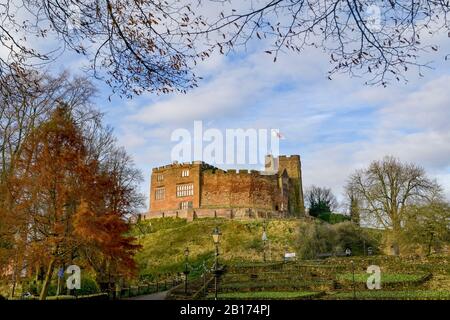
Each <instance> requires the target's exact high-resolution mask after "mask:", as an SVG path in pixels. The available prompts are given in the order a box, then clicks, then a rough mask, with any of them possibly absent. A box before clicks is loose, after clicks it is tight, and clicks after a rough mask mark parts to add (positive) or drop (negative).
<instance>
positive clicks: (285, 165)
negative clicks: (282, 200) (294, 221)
mask: <svg viewBox="0 0 450 320" xmlns="http://www.w3.org/2000/svg"><path fill="white" fill-rule="evenodd" d="M284 170H286V172H287V174H288V176H289V184H290V186H289V211H290V212H291V213H293V214H295V215H301V216H303V215H304V214H305V204H304V199H303V185H302V167H301V161H300V156H299V155H291V156H279V157H278V172H279V174H282V173H283V171H284Z"/></svg>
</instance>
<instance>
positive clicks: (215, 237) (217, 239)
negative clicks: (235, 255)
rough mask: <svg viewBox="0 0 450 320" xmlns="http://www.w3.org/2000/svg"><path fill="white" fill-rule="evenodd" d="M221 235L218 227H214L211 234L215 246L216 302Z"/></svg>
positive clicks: (215, 296) (215, 297)
mask: <svg viewBox="0 0 450 320" xmlns="http://www.w3.org/2000/svg"><path fill="white" fill-rule="evenodd" d="M221 235H222V233H221V232H220V230H219V227H215V228H214V231H213V233H212V237H213V241H214V245H215V246H216V257H215V261H214V299H215V300H217V289H218V288H217V285H218V278H219V273H220V271H219V242H220V236H221Z"/></svg>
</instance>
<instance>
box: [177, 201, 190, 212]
mask: <svg viewBox="0 0 450 320" xmlns="http://www.w3.org/2000/svg"><path fill="white" fill-rule="evenodd" d="M189 208H192V201H183V202H180V209H182V210H184V209H189Z"/></svg>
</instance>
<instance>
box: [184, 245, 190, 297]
mask: <svg viewBox="0 0 450 320" xmlns="http://www.w3.org/2000/svg"><path fill="white" fill-rule="evenodd" d="M188 257H189V248H186V249H184V271H183V273H184V294H185V295H187V291H188V275H189V265H188Z"/></svg>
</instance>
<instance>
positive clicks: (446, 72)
mask: <svg viewBox="0 0 450 320" xmlns="http://www.w3.org/2000/svg"><path fill="white" fill-rule="evenodd" d="M423 41H426V40H423ZM433 42H434V43H438V45H439V51H438V52H437V53H434V54H433V55H429V54H424V55H423V57H422V59H423V61H428V60H430V59H431V60H434V63H433V67H434V69H432V70H426V71H423V72H422V73H423V74H424V77H419V76H418V74H417V72H410V74H409V75H408V78H409V80H410V81H409V83H407V84H404V83H393V84H391V85H389V86H388V87H387V88H382V87H374V86H366V85H364V84H363V83H364V79H363V78H351V77H349V76H348V75H345V74H343V75H338V76H335V77H334V79H333V80H332V81H330V80H328V79H327V71H328V69H329V67H330V66H329V65H328V57H327V56H326V55H325V54H324V53H323V52H321V51H320V50H317V49H307V50H305V51H304V52H302V53H301V54H295V53H286V54H281V55H280V56H279V57H278V60H277V62H276V63H273V57H272V56H270V55H267V54H265V53H264V43H261V42H258V43H256V42H254V43H251V44H250V45H249V46H248V48H247V50H245V51H244V50H242V51H240V52H238V53H235V54H231V55H228V56H223V55H219V54H217V55H213V56H212V57H211V58H210V59H209V60H206V61H205V62H203V63H201V64H200V65H199V66H198V67H197V69H196V70H195V72H196V74H198V75H200V76H202V77H203V78H204V80H202V81H200V83H199V87H198V88H196V89H194V90H191V91H190V92H188V93H187V94H170V95H165V96H156V95H150V94H144V95H142V96H140V97H136V98H134V99H132V100H126V99H120V98H118V97H113V98H112V100H111V102H110V101H108V99H107V98H108V96H109V95H110V93H111V91H110V88H109V87H107V86H106V85H105V84H103V83H102V82H100V81H96V82H95V83H96V85H97V86H98V88H99V93H98V96H97V97H96V98H95V102H96V105H97V107H98V108H100V109H101V110H102V111H103V112H104V113H105V121H106V123H107V124H109V125H111V126H113V127H114V129H115V134H116V136H117V137H118V139H119V142H120V144H121V145H123V146H124V147H125V148H126V150H127V151H128V153H129V154H131V155H132V156H133V158H134V160H135V163H136V165H137V166H138V167H139V168H140V169H141V170H142V172H143V174H144V177H145V181H144V182H143V183H142V186H141V189H142V192H144V193H145V194H148V191H149V178H150V173H151V168H152V167H155V166H159V165H164V164H167V163H170V161H171V159H170V153H171V149H172V147H173V146H174V145H175V143H173V142H171V140H170V136H171V133H172V132H173V130H175V129H177V128H186V129H189V130H192V128H193V122H194V121H195V120H202V121H203V124H204V126H205V127H207V128H218V129H220V130H225V129H226V128H231V129H233V128H279V129H280V131H281V133H282V134H283V135H284V137H285V139H284V140H281V141H280V153H281V154H300V156H301V159H302V166H303V178H304V186H306V187H307V186H309V185H311V184H315V185H319V186H327V187H331V188H332V189H333V191H334V193H335V194H336V195H337V196H338V198H342V191H343V190H342V188H343V186H344V185H345V182H346V179H347V178H348V176H349V174H351V173H352V172H353V171H354V170H355V169H358V168H362V167H366V166H367V165H368V164H369V163H370V161H372V160H377V159H381V158H382V157H383V156H385V155H394V156H396V157H399V158H400V159H401V160H403V161H411V162H414V163H416V164H419V165H421V166H423V167H424V168H425V169H426V170H427V172H428V173H429V175H430V176H432V177H434V178H436V179H437V180H438V182H439V183H440V184H441V185H443V186H444V188H445V193H446V195H447V197H448V198H449V199H450V121H449V119H450V61H445V60H444V56H445V55H446V54H448V53H449V52H450V38H449V37H448V36H447V34H440V35H437V36H435V38H434V39H433ZM40 45H41V46H44V45H45V46H47V45H48V43H46V44H40ZM85 63H86V61H85V60H84V59H83V58H82V57H80V56H77V55H74V54H70V53H65V54H63V55H62V56H60V57H59V58H58V60H57V61H56V63H55V64H54V65H53V67H52V68H53V70H54V71H58V70H63V69H69V70H70V71H71V72H73V73H78V72H81V71H80V67H81V66H83V65H85ZM254 169H259V167H257V168H254Z"/></svg>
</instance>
